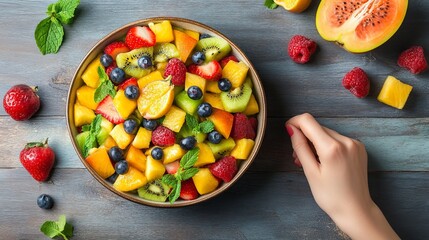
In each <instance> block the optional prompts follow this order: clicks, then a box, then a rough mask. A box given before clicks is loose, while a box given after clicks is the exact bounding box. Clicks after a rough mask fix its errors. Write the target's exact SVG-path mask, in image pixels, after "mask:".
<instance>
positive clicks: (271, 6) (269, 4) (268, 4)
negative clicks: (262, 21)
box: [264, 0, 279, 9]
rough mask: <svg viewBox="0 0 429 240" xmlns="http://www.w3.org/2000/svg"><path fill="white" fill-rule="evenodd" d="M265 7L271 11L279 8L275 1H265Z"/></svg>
mask: <svg viewBox="0 0 429 240" xmlns="http://www.w3.org/2000/svg"><path fill="white" fill-rule="evenodd" d="M264 5H265V7H267V8H269V9H276V8H277V7H278V6H279V5H277V4H276V3H275V2H274V1H273V0H265V3H264Z"/></svg>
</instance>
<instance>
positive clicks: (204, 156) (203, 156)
mask: <svg viewBox="0 0 429 240" xmlns="http://www.w3.org/2000/svg"><path fill="white" fill-rule="evenodd" d="M196 146H197V147H198V148H199V149H200V153H199V154H198V159H197V161H196V162H195V164H194V166H195V167H201V166H204V165H206V164H210V163H214V162H216V159H215V157H214V155H213V152H212V150H211V148H210V147H209V145H207V144H205V143H197V145H196Z"/></svg>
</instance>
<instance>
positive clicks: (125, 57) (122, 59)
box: [116, 47, 153, 78]
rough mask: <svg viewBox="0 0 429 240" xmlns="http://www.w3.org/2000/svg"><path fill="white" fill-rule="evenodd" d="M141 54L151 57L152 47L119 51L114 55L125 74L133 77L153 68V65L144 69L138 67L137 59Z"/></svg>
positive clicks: (146, 72) (142, 74)
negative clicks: (124, 51)
mask: <svg viewBox="0 0 429 240" xmlns="http://www.w3.org/2000/svg"><path fill="white" fill-rule="evenodd" d="M142 56H149V57H151V59H152V56H153V47H147V48H137V49H134V50H132V51H129V52H126V53H120V54H118V56H117V57H116V64H117V65H118V67H119V68H122V69H123V70H124V71H125V73H126V74H127V75H129V76H131V77H135V78H141V77H143V76H145V75H147V74H149V73H150V72H152V70H153V67H150V68H146V69H143V68H141V67H139V65H138V64H137V61H138V60H139V58H141V57H142Z"/></svg>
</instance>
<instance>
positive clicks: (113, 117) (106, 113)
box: [95, 95, 125, 124]
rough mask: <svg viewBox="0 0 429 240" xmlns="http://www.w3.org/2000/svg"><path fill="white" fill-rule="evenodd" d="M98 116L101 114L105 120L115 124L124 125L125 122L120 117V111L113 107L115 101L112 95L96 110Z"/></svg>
mask: <svg viewBox="0 0 429 240" xmlns="http://www.w3.org/2000/svg"><path fill="white" fill-rule="evenodd" d="M95 113H96V114H101V116H103V117H104V118H105V119H107V120H109V122H111V123H113V124H120V123H123V122H124V121H125V120H124V119H123V118H122V117H121V115H119V113H118V111H117V110H116V108H115V105H113V99H112V97H111V96H110V95H107V96H106V97H105V98H104V99H103V100H102V101H101V102H100V103H99V104H98V106H97V109H95Z"/></svg>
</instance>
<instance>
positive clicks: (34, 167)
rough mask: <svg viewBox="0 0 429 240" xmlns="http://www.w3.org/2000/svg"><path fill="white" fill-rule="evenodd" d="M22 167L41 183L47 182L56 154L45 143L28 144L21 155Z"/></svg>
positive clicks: (46, 142)
mask: <svg viewBox="0 0 429 240" xmlns="http://www.w3.org/2000/svg"><path fill="white" fill-rule="evenodd" d="M19 159H20V161H21V164H22V166H23V167H24V168H25V169H26V170H27V171H28V172H29V173H30V175H31V176H32V177H33V178H34V179H35V180H36V181H39V182H43V181H46V180H47V179H48V177H49V175H50V173H51V170H52V167H53V166H54V163H55V153H54V151H53V150H52V149H51V148H50V147H49V145H48V140H47V139H46V141H45V142H43V143H42V142H33V143H27V145H26V146H25V148H24V149H23V150H22V151H21V153H20V154H19Z"/></svg>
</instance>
